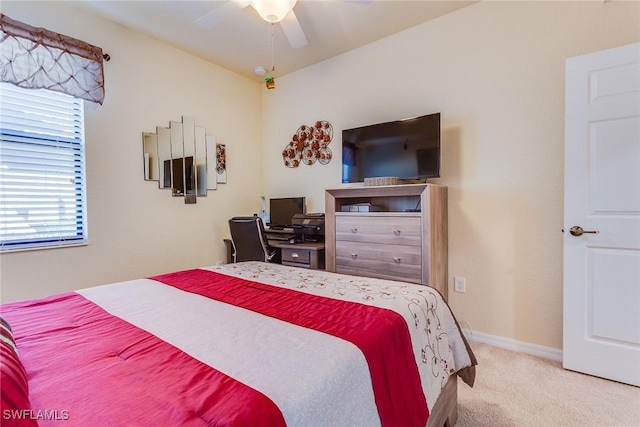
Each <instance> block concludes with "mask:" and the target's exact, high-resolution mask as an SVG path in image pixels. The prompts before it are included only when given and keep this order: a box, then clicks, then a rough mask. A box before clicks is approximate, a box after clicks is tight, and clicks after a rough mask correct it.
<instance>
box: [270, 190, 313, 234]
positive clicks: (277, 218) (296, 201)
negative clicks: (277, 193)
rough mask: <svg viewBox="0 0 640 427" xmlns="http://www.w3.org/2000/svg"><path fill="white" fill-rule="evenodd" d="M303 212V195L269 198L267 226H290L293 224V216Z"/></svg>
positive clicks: (304, 210)
mask: <svg viewBox="0 0 640 427" xmlns="http://www.w3.org/2000/svg"><path fill="white" fill-rule="evenodd" d="M305 212H306V207H305V198H304V197H281V198H276V199H269V217H270V220H269V226H270V227H271V228H284V227H290V226H291V225H292V224H293V216H294V215H295V214H303V213H305Z"/></svg>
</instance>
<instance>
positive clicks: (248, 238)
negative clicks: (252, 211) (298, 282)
mask: <svg viewBox="0 0 640 427" xmlns="http://www.w3.org/2000/svg"><path fill="white" fill-rule="evenodd" d="M229 231H231V242H232V244H233V249H234V255H233V262H241V261H264V262H276V263H279V262H280V251H279V250H278V249H276V248H273V247H271V246H269V241H268V240H267V236H266V234H265V232H264V225H263V224H262V218H260V217H258V216H249V217H234V218H231V219H230V220H229Z"/></svg>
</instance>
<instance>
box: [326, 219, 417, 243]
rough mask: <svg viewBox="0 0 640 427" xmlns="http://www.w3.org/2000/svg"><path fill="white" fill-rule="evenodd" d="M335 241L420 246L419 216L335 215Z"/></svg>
mask: <svg viewBox="0 0 640 427" xmlns="http://www.w3.org/2000/svg"><path fill="white" fill-rule="evenodd" d="M336 241H351V242H371V243H383V244H389V245H408V246H418V247H419V246H421V244H422V231H421V225H420V217H419V216H399V215H381V214H379V215H376V214H371V213H368V214H364V215H336Z"/></svg>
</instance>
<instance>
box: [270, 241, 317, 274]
mask: <svg viewBox="0 0 640 427" xmlns="http://www.w3.org/2000/svg"><path fill="white" fill-rule="evenodd" d="M269 245H270V246H273V247H274V248H278V249H280V253H281V258H282V264H283V265H290V266H292V267H302V268H310V269H312V270H324V242H303V243H289V242H287V241H286V240H269Z"/></svg>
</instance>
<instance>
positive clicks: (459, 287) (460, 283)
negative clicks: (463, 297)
mask: <svg viewBox="0 0 640 427" xmlns="http://www.w3.org/2000/svg"><path fill="white" fill-rule="evenodd" d="M453 290H454V291H456V292H462V293H465V292H466V291H467V285H466V283H465V281H464V277H454V278H453Z"/></svg>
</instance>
